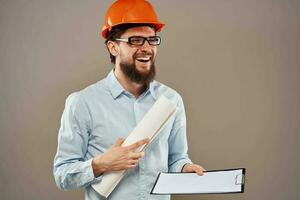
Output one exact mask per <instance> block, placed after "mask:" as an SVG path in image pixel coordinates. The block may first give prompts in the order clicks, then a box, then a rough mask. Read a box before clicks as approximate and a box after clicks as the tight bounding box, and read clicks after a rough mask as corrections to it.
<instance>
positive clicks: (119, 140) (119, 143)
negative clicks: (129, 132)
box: [114, 138, 124, 147]
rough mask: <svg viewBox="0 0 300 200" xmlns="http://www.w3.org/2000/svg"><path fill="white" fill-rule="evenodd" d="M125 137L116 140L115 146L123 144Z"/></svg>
mask: <svg viewBox="0 0 300 200" xmlns="http://www.w3.org/2000/svg"><path fill="white" fill-rule="evenodd" d="M123 142H124V139H123V138H118V139H117V141H116V142H115V144H114V146H115V147H119V146H121V145H122V144H123Z"/></svg>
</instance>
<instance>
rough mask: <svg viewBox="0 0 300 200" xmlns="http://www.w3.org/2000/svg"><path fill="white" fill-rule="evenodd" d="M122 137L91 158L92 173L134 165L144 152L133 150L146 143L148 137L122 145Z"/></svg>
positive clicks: (98, 173)
mask: <svg viewBox="0 0 300 200" xmlns="http://www.w3.org/2000/svg"><path fill="white" fill-rule="evenodd" d="M123 142H124V139H118V140H117V142H116V143H115V144H113V145H112V146H111V147H110V148H109V149H108V150H107V151H106V152H105V153H103V154H102V155H99V156H97V157H95V158H94V159H93V162H92V165H93V170H94V175H95V176H99V175H100V174H102V173H104V172H107V171H120V170H126V169H130V168H134V167H136V165H137V164H138V161H139V159H140V158H141V157H143V156H144V152H135V150H136V149H137V148H139V147H141V146H143V145H147V144H148V142H149V139H148V138H146V139H143V140H140V141H137V142H135V143H133V144H132V145H129V146H127V147H123V146H122V144H123Z"/></svg>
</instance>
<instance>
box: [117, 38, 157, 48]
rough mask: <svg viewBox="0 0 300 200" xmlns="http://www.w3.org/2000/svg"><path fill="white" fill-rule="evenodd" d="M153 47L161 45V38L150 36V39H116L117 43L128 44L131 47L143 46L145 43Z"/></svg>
mask: <svg viewBox="0 0 300 200" xmlns="http://www.w3.org/2000/svg"><path fill="white" fill-rule="evenodd" d="M146 40H147V41H148V43H149V44H150V45H152V46H157V45H160V42H161V38H160V37H159V36H150V37H142V36H131V37H129V38H116V39H115V41H121V42H127V43H129V44H130V45H134V46H143V45H144V44H145V41H146Z"/></svg>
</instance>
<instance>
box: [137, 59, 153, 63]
mask: <svg viewBox="0 0 300 200" xmlns="http://www.w3.org/2000/svg"><path fill="white" fill-rule="evenodd" d="M136 60H137V61H139V62H144V63H146V62H149V61H150V58H137V59H136Z"/></svg>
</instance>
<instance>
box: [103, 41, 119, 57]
mask: <svg viewBox="0 0 300 200" xmlns="http://www.w3.org/2000/svg"><path fill="white" fill-rule="evenodd" d="M106 46H107V49H108V50H109V52H110V53H111V54H112V55H113V56H117V55H119V46H118V44H117V43H116V42H113V41H108V42H107V44H106Z"/></svg>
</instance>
